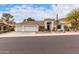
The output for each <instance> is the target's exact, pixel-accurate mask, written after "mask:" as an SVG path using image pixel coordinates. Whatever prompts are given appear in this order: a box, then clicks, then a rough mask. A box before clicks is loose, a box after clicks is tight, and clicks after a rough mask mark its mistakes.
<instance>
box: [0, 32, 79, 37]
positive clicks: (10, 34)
mask: <svg viewBox="0 0 79 59" xmlns="http://www.w3.org/2000/svg"><path fill="white" fill-rule="evenodd" d="M59 35H79V32H66V33H63V32H38V33H36V32H7V33H3V34H0V37H29V36H59Z"/></svg>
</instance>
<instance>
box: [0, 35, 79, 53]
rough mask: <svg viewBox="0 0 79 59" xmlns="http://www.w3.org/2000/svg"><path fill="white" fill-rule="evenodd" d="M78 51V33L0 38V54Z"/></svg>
mask: <svg viewBox="0 0 79 59" xmlns="http://www.w3.org/2000/svg"><path fill="white" fill-rule="evenodd" d="M78 53H79V35H61V36H37V37H2V38H0V54H78Z"/></svg>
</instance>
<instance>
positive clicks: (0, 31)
mask: <svg viewBox="0 0 79 59" xmlns="http://www.w3.org/2000/svg"><path fill="white" fill-rule="evenodd" d="M6 32H9V31H8V30H0V33H6Z"/></svg>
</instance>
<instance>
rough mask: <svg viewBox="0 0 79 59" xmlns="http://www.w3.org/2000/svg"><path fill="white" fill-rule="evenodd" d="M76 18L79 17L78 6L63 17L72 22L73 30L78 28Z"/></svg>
mask: <svg viewBox="0 0 79 59" xmlns="http://www.w3.org/2000/svg"><path fill="white" fill-rule="evenodd" d="M78 19H79V8H78V9H74V10H73V11H71V12H70V13H69V14H68V16H67V17H66V18H65V20H66V21H69V22H70V23H71V24H72V28H73V29H74V30H77V29H78V27H79V26H78V24H79V23H78Z"/></svg>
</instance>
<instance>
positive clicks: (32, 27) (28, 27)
mask: <svg viewBox="0 0 79 59" xmlns="http://www.w3.org/2000/svg"><path fill="white" fill-rule="evenodd" d="M24 31H27V32H35V31H36V32H37V31H38V26H24Z"/></svg>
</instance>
